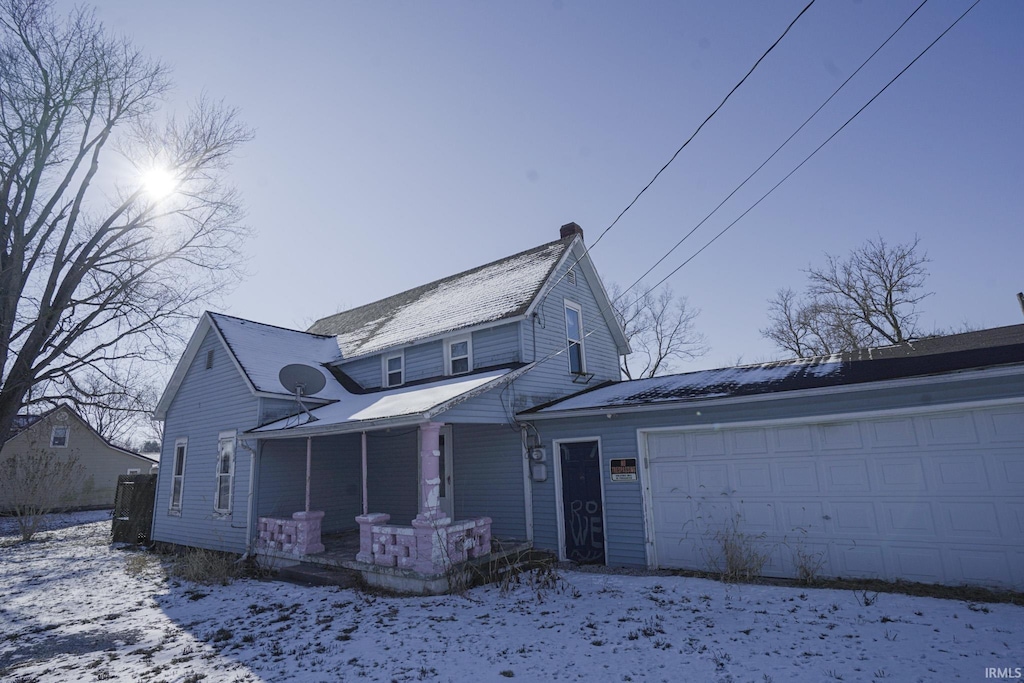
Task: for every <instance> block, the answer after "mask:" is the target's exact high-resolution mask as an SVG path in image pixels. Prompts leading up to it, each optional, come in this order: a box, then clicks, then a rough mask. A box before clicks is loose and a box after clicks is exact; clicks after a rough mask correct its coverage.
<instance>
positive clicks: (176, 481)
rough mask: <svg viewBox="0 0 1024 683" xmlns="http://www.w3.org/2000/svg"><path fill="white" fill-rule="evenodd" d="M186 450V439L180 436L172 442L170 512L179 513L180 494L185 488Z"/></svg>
mask: <svg viewBox="0 0 1024 683" xmlns="http://www.w3.org/2000/svg"><path fill="white" fill-rule="evenodd" d="M187 450H188V439H187V438H182V439H178V440H177V441H175V442H174V467H173V468H172V469H171V504H170V508H169V509H170V511H171V513H176V514H181V496H182V492H183V490H184V488H185V454H186V451H187Z"/></svg>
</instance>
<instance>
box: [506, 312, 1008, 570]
mask: <svg viewBox="0 0 1024 683" xmlns="http://www.w3.org/2000/svg"><path fill="white" fill-rule="evenodd" d="M519 417H520V420H522V421H524V422H527V423H529V424H530V425H531V429H529V430H528V433H529V434H530V438H531V439H532V442H533V443H532V444H528V445H532V446H537V447H541V448H544V449H546V450H547V452H550V453H553V454H558V453H559V452H560V451H559V447H560V446H559V445H560V444H561V443H566V442H573V441H577V442H579V441H582V442H599V443H600V452H599V454H598V456H599V460H600V473H601V477H602V484H601V488H602V496H601V500H602V507H603V521H602V528H603V530H604V535H603V538H602V539H601V542H602V543H604V545H605V547H604V556H605V557H606V562H607V563H608V564H613V565H614V564H622V565H645V566H649V567H662V568H682V569H694V570H712V571H714V570H719V571H721V570H723V569H727V568H728V567H727V566H726V563H727V562H728V561H729V560H727V558H726V550H730V549H731V550H735V549H736V548H739V549H741V550H748V551H751V554H753V555H761V556H763V560H764V565H763V567H761V570H760V572H759V573H761V574H764V575H767V576H780V577H793V578H798V577H800V576H801V574H802V573H813V574H815V575H817V576H822V577H826V576H832V577H851V578H853V577H856V578H879V579H885V580H890V581H895V580H905V581H917V582H924V583H943V584H949V585H960V584H971V585H981V586H991V587H1000V588H1013V589H1016V590H1024V325H1017V326H1013V327H1008V328H996V329H995V330H984V331H981V332H975V333H967V334H963V335H954V336H951V337H943V338H937V339H932V340H925V341H922V342H918V343H916V344H915V345H914V346H913V347H890V348H888V349H874V350H871V351H865V352H859V353H856V354H844V355H841V356H833V357H829V358H818V359H810V360H797V361H787V362H779V363H767V364H761V365H755V366H743V367H738V368H725V369H721V370H707V371H701V372H694V373H687V374H683V375H673V376H667V377H658V378H653V379H646V380H636V381H631V382H617V383H611V384H606V385H603V386H599V387H595V388H593V389H590V390H588V391H584V392H581V393H580V394H577V395H575V396H572V397H569V398H567V399H563V400H561V401H557V402H554V403H552V404H549V405H547V406H542V407H539V408H536V409H533V410H531V411H527V412H524V413H520V415H519ZM561 460H562V458H561V457H560V456H559V457H555V458H552V461H551V463H550V465H551V467H552V468H554V469H555V472H554V473H553V474H554V476H551V477H548V478H547V479H543V480H534V481H532V482H531V496H532V499H533V526H534V543H535V545H536V546H538V547H542V548H543V547H547V548H550V549H552V550H557V551H558V552H559V553H560V554H561V555H562V556H563V557H569V556H570V555H571V553H570V552H567V551H568V550H570V548H569V546H568V545H567V538H566V532H565V529H566V528H568V527H567V519H568V518H565V519H563V517H565V516H566V515H567V514H568V513H566V512H565V511H564V509H562V508H564V494H565V492H564V491H563V490H561V489H558V490H556V487H558V486H562V483H561V482H562V479H563V478H564V473H563V472H562V471H561V469H560V468H561V467H562V462H561ZM631 461H632V462H636V463H638V470H639V476H638V477H636V478H635V479H634V480H628V479H629V478H625V479H624V478H621V477H619V478H617V477H613V476H611V475H612V474H613V470H612V467H613V466H614V465H615V463H623V462H625V463H629V462H631ZM559 505H561V506H562V507H559ZM568 521H569V522H570V523H571V521H572V520H568ZM570 525H571V524H570Z"/></svg>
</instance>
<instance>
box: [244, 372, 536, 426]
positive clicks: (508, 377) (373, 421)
mask: <svg viewBox="0 0 1024 683" xmlns="http://www.w3.org/2000/svg"><path fill="white" fill-rule="evenodd" d="M531 367H533V364H529V365H524V366H522V367H519V368H514V369H510V368H502V369H496V370H490V371H486V372H480V373H476V374H474V375H468V376H466V375H462V376H459V377H450V378H448V379H444V380H441V381H438V382H430V383H429V384H419V385H414V386H405V387H398V388H397V389H388V390H385V391H375V392H372V393H366V394H352V393H349V392H347V391H344V389H343V390H342V391H344V393H345V396H344V397H343V398H341V399H340V400H338V401H336V402H335V403H331V404H329V405H326V406H321V407H319V408H315V409H313V410H311V411H310V414H311V415H313V417H314V418H316V419H315V420H314V421H310V420H309V418H308V416H307V415H305V414H300V415H294V416H292V417H288V418H284V419H282V420H277V421H276V422H271V423H270V424H266V425H263V426H262V427H257V428H256V429H251V430H249V431H248V432H246V435H247V436H249V437H252V438H256V439H290V438H296V437H306V436H323V435H327V434H344V433H349V432H360V431H365V430H367V429H379V428H383V427H391V426H398V425H404V424H417V423H420V422H424V421H428V420H431V419H433V418H435V417H436V416H437V415H440V414H441V413H443V412H444V411H446V410H449V409H450V408H453V407H455V406H456V405H458V404H460V403H462V402H464V401H467V400H469V399H471V398H473V397H474V396H479V395H480V394H483V393H485V392H487V391H490V390H491V389H493V388H495V387H498V386H501V385H503V384H505V383H506V382H510V381H512V380H513V379H515V378H517V377H519V376H520V375H522V374H523V373H524V372H526V371H527V370H528V369H530V368H531Z"/></svg>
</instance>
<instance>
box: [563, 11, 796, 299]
mask: <svg viewBox="0 0 1024 683" xmlns="http://www.w3.org/2000/svg"><path fill="white" fill-rule="evenodd" d="M814 2H815V0H810V2H808V3H807V5H806V6H805V7H804V8H803V9H802V10H800V13H799V14H797V15H796V17H795V18H794V19H793V20H792V21H791V22H789V25H788V26H786V30H784V31H783V32H782V33H781V34H780V35H779V37H778V38H776V39H775V42H773V43H772V44H771V45H770V46H769V47H768V49H767V50H765V51H764V53H762V54H761V56H760V57H758V58H757V61H756V62H754V65H753V66H752V67H750V69H749V70H748V71H747V73H746V74H744V76H743V78H741V79H740V80H739V81H738V82H737V83H736V85H734V86H733V87H732V89H731V90H730V91H729V92H728V94H726V96H725V97H724V98H723V99H722V101H721V102H719V103H718V106H717V107H715V108H714V110H713V111H712V112H711V113H710V114H708V115H707V117H706V118H705V119H704V120H703V121H702V122H701V124H700V125H699V126H697V129H696V130H694V131H693V133H692V134H691V135H690V137H688V138H687V139H686V141H685V142H684V143H683V144H682V145H680V146H679V149H677V150H676V151H675V153H674V154H673V155H672V156H671V157H670V158H669V160H668V161H666V162H665V164H664V165H663V166H662V167H661V168H660V169H658V172H657V173H655V174H654V177H653V178H651V180H650V181H649V182H648V183H647V184H646V185H644V187H643V189H642V190H640V191H639V192H637V194H636V196H635V197H633V201H631V202H630V203H629V204H627V205H626V208H624V209H623V210H622V211H620V212H619V215H618V216H616V217H615V220H613V221H612V222H611V224H609V225H608V227H607V228H605V229H604V230H602V231H601V234H600V235H598V236H597V239H596V240H594V243H593V244H591V245H590V246H589V247H586V249H585V250H584V252H583V254H582V255H581V256H580V257H579V258H578V259H576V260H575V261H574V262H573V264H572V265H571V266H569V268H567V269H566V273H568V272H569V271H570V270H572V269H573V268H574V267H575V266H576V264H578V263H579V262H580V261H582V260H583V257H585V256H587V255H588V254H589V253H590V250H591V249H593V248H594V247H596V246H597V243H598V242H600V241H601V240H602V239H603V238H604V236H605V235H607V234H608V231H609V230H611V229H612V228H614V227H615V225H616V224H617V223H618V222H619V219H621V218H622V217H623V216H624V215H625V214H626V212H627V211H629V210H630V209H631V208H633V205H634V204H636V203H637V201H638V200H639V199H640V197H641V196H642V195H643V194H644V193H645V192H647V190H648V188H650V187H651V185H653V184H654V181H656V180H657V179H658V177H659V176H660V175H661V174H662V173H663V172H664V171H665V169H667V168H668V167H669V166H670V165H671V164H672V162H673V161H675V160H676V157H678V156H679V154H680V153H681V152H682V151H683V149H685V148H686V146H687V145H689V144H690V142H692V141H693V139H694V138H695V137H697V133H699V132H700V131H701V129H702V128H704V126H705V124H707V122H708V121H710V120H711V119H712V118H713V117H714V116H715V114H717V113H718V111H719V110H720V109H721V108H722V107H723V106H725V103H726V102H728V101H729V98H730V97H732V96H733V93H735V92H736V91H737V90H738V89H739V87H740V86H741V85H743V83H744V82H746V80H747V78H749V77H750V75H751V74H752V73H754V70H755V69H757V67H758V65H760V64H761V62H762V61H764V59H765V57H767V56H768V54H769V53H771V51H772V50H774V49H775V47H776V46H777V45H778V44H779V43H780V42H782V39H783V38H785V37H786V34H787V33H789V30H790V29H791V28H793V25H794V24H796V22H797V21H798V20H799V19H800V17H802V16H803V15H804V13H805V12H807V10H809V9H810V8H811V5H813V4H814ZM566 273H563V274H562V275H561V276H560V277H559V278H558V279H557V280H555V282H554V284H553V285H551V286H552V288H553V287H554V286H555V285H557V284H558V283H559V282H561V281H562V279H563V278H565V275H566ZM548 291H551V290H550V289H549V290H548Z"/></svg>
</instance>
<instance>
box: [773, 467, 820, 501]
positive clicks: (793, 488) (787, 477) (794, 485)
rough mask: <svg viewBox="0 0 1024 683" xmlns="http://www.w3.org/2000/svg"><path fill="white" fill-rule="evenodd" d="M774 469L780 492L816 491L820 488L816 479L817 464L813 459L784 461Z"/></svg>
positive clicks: (785, 493) (784, 493)
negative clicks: (776, 473)
mask: <svg viewBox="0 0 1024 683" xmlns="http://www.w3.org/2000/svg"><path fill="white" fill-rule="evenodd" d="M775 469H776V471H777V472H778V476H777V480H778V482H779V488H778V493H780V494H783V495H787V494H800V493H817V492H818V491H820V490H821V488H822V487H821V486H820V484H819V481H818V466H817V464H816V463H815V462H814V461H813V460H802V461H789V462H785V461H784V462H780V463H779V464H777V465H776V466H775Z"/></svg>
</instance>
